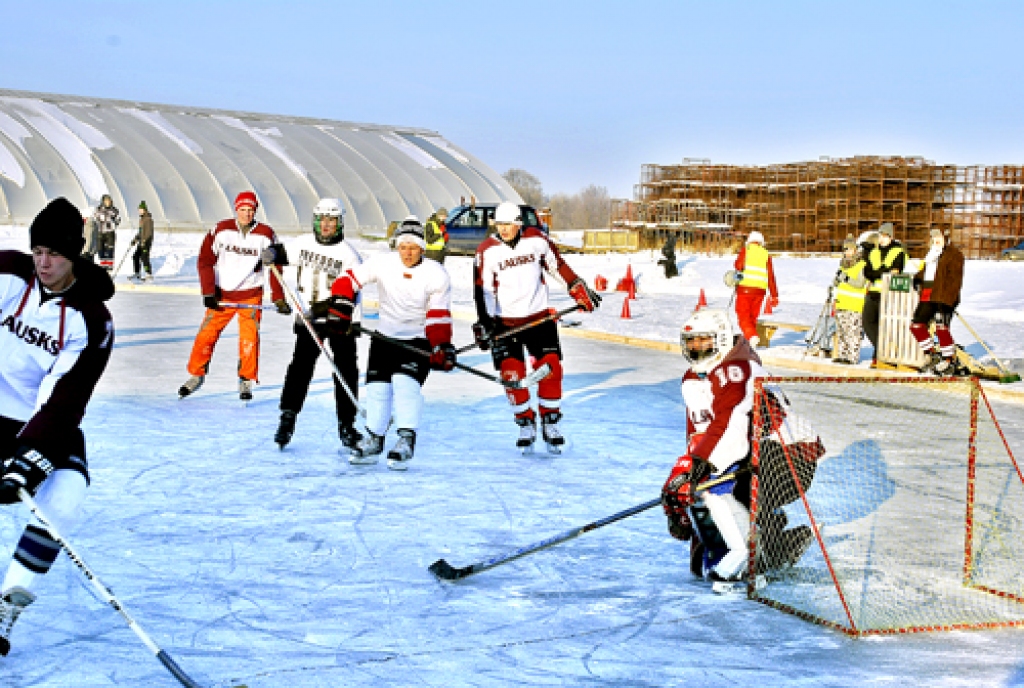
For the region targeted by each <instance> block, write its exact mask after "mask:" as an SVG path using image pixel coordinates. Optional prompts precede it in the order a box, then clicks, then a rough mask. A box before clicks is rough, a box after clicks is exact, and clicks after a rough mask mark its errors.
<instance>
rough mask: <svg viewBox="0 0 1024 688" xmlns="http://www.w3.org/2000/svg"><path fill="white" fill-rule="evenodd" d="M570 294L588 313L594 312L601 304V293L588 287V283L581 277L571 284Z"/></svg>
mask: <svg viewBox="0 0 1024 688" xmlns="http://www.w3.org/2000/svg"><path fill="white" fill-rule="evenodd" d="M569 296H571V297H572V298H573V299H574V300H575V301H576V303H578V304H579V306H580V308H582V309H583V310H585V311H586V312H587V313H593V312H594V311H595V310H597V307H598V306H600V305H601V295H600V294H598V293H597V292H596V291H594V290H593V289H591V288H590V287H588V286H587V283H586V282H584V281H583V280H582V279H580V278H579V277H577V278H576V279H574V280H573V281H572V284H570V285H569Z"/></svg>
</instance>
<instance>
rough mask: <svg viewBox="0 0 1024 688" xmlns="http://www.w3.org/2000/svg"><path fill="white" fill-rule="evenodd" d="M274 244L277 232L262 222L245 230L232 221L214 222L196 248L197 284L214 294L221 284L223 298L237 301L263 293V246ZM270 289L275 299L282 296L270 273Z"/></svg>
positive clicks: (204, 292)
mask: <svg viewBox="0 0 1024 688" xmlns="http://www.w3.org/2000/svg"><path fill="white" fill-rule="evenodd" d="M276 243H277V235H276V234H274V230H273V229H271V228H270V227H269V226H268V225H265V224H263V223H261V222H258V223H256V226H255V227H253V228H252V229H250V230H249V231H248V232H246V233H244V234H243V233H242V232H241V231H240V230H239V229H238V223H237V222H236V221H235V220H224V221H223V222H219V223H217V226H216V227H214V228H213V229H211V230H210V231H209V233H207V235H206V237H205V238H204V239H203V244H202V246H201V247H200V248H199V260H198V261H197V264H196V267H197V268H198V270H199V286H200V288H201V289H202V291H203V294H206V295H209V294H213V293H214V290H215V288H216V287H220V290H221V298H222V299H224V300H225V301H239V300H241V299H251V298H253V297H256V296H262V295H263V262H262V261H261V260H260V254H261V253H262V252H263V249H265V248H267V247H268V246H270V245H271V244H276ZM270 292H271V295H272V298H273V300H274V301H277V300H278V299H282V298H284V292H283V291H281V285H280V284H278V282H277V280H276V279H275V278H274V276H273V275H271V276H270Z"/></svg>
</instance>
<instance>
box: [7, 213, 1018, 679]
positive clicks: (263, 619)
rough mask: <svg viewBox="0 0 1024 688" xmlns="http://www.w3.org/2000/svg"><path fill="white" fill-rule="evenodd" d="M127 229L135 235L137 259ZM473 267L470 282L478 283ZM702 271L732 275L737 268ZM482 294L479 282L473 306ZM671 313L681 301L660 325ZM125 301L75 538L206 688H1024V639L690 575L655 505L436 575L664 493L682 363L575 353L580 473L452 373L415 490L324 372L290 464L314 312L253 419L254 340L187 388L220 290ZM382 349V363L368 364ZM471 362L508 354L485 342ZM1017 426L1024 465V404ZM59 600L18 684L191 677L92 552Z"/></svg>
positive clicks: (22, 657)
mask: <svg viewBox="0 0 1024 688" xmlns="http://www.w3.org/2000/svg"><path fill="white" fill-rule="evenodd" d="M130 236H131V234H130V233H127V234H126V233H123V232H122V233H121V236H120V238H119V247H121V248H122V249H123V248H126V247H127V239H128V237H130ZM183 237H187V238H188V240H189V241H195V242H196V245H198V237H197V236H195V235H192V236H190V235H166V234H158V235H157V239H156V243H155V246H154V255H155V256H160V260H161V262H162V263H165V262H166V261H169V260H172V258H171V256H178V258H175V259H174V260H180V265H181V266H182V267H181V268H180V269H179V272H178V274H179V275H180V276H179V277H176V278H167V279H164V278H162V277H161V278H158V279H157V282H156V284H157V285H161V284H164V285H167V284H169V285H171V286H184V285H190V286H194V285H195V277H194V269H195V262H194V255H195V254H194V252H193V253H191V254H190V253H189V252H188V250H187V248H186V246H185V245H186V244H187V243H188V242H187V241H186V238H183ZM193 237H194V238H193ZM19 241H24V235H23V234H19V231H18V230H3V229H2V228H0V246H4V247H7V246H9V245H13V244H17V243H18V242H19ZM366 247H367V248H369V247H370V245H369V244H367V245H366ZM449 262H450V263H451V267H452V272H453V273H455V274H458V275H461V274H462V273H464V272H465V271H466V269H467V268H468V262H466V264H465V265H463V259H455V260H450V261H449ZM570 262H572V263H573V264H574V265H577V266H581V270H584V271H586V273H587V275H588V277H589V276H590V274H591V273H593V272H597V271H605V272H606V273H608V274H607V276H608V277H609V278H610V279H611V278H618V277H621V272H622V268H623V264H622V263H619V264H617V265H615V270H617V272H610V270H609V269H608V267H606V265H611V263H607V264H606V263H604V262H602V261H601V260H600V257H593V258H591V257H583V256H573V257H571V258H570ZM702 262H709V263H711V265H710V266H708V267H704V266H701V265H700V263H702ZM794 262H795V261H794ZM154 263H156V260H154ZM697 264H698V265H697V267H696V268H695V269H697V270H698V273H699V274H707V275H716V279H717V275H718V268H719V267H720V266H719V265H718V264H716V263H714V262H713V261H705V260H704V259H701V260H698V261H697ZM802 264H806V265H809V266H814V265H815V261H806V262H804V263H802ZM826 265H827V263H826V262H824V261H823V263H822V267H821V268H820V270H821V271H822V272H825V271H827V268H826ZM154 267H156V265H155V264H154ZM634 270H637V263H636V262H634ZM1017 274H1019V273H1017ZM462 280H463V277H459V278H458V283H459V285H462ZM652 282H653V280H650V279H649V280H648V282H647V283H648V284H650V283H652ZM697 288H699V281H698V280H694V281H693V282H692V283H690V284H688V285H687V286H686V289H687V290H691V289H697ZM1006 288H1007V290H1009V289H1010V288H1011V287H1009V286H1007V287H1006ZM465 290H468V286H466V285H462V286H458V287H457V290H456V291H457V293H458V299H459V304H458V306H459V307H462V308H464V309H466V308H468V294H467V293H466V292H465ZM556 291H558V292H559V293H560V292H561V290H560V289H556ZM708 296H709V298H710V297H711V296H712V295H711V294H710V293H709V294H708ZM560 298H562V297H560ZM716 298H718V297H717V295H716ZM1007 300H1009V298H1007ZM692 301H693V293H692V292H691V293H686V294H682V293H673V294H669V295H664V296H656V295H643V296H642V298H641V299H639V300H638V302H637V304H638V306H642V307H643V308H645V309H649V310H647V311H646V312H645V317H646V322H648V323H650V322H655V323H658V324H657V326H656V327H663V328H665V329H666V331H667V330H668V328H669V326H670V325H671V321H672V320H673V319H676V320H677V319H678V318H679V317H682V316H685V314H686V313H688V312H689V311H690V310H692ZM659 303H660V304H662V305H663V307H665V308H668V307H669V306H672V307H673V310H672V311H671V313H670V314H661V315H659V314H655V312H654V311H655V305H656V304H659ZM558 305H562V303H561V302H559V304H558ZM617 306H618V302H617V301H614V300H613V299H612V298H609V300H608V303H607V308H608V310H609V311H616V312H615V313H612V314H608V313H599V314H598V315H597V317H593V316H591V317H588V318H586V325H587V326H604V325H606V324H607V323H614V324H618V323H619V322H621V323H626V324H628V323H629V321H617V320H616V316H617ZM111 307H112V310H113V312H114V317H115V320H116V323H117V328H118V335H117V345H116V348H115V351H114V354H113V357H112V359H111V364H110V367H109V369H108V371H107V374H106V375H105V377H104V378H103V380H102V381H101V383H100V385H99V387H98V388H97V391H96V395H95V397H94V400H93V402H92V404H91V405H90V408H89V413H88V415H87V417H86V419H85V422H84V429H85V432H86V436H87V438H88V456H89V463H90V465H91V467H92V478H93V482H92V486H91V488H90V490H89V494H88V497H87V500H86V504H85V518H84V520H83V523H82V525H81V526H80V528H78V530H77V531H76V532H75V533H73V534H72V535H71V536H70V537H71V539H72V541H73V543H74V544H76V545H77V546H78V548H79V549H80V553H81V554H82V556H83V557H84V558H85V560H86V561H87V562H88V563H89V564H90V565H91V566H92V567H93V568H94V569H95V570H96V572H97V573H98V575H99V576H100V578H101V580H103V582H104V583H106V584H107V585H109V586H110V587H112V588H113V590H114V592H115V594H116V595H117V596H118V597H119V598H121V599H122V600H123V601H124V602H125V603H126V604H127V605H128V607H129V609H130V610H131V611H132V612H133V613H134V615H135V617H136V618H137V620H138V621H139V623H140V624H141V625H142V626H143V628H145V629H146V630H147V631H148V632H149V633H150V634H151V635H152V636H153V637H154V639H155V640H156V641H157V642H158V643H159V644H160V645H161V646H162V647H163V648H164V649H165V650H167V651H168V652H169V653H170V654H171V655H172V656H173V657H174V658H175V659H176V660H177V661H178V662H179V664H181V665H182V667H183V668H184V669H185V670H186V671H188V672H189V673H190V674H192V676H193V678H195V679H196V680H198V681H199V683H200V684H201V685H204V686H209V687H215V688H224V687H227V686H231V685H236V684H245V685H247V686H249V687H250V688H256V687H260V688H263V687H278V686H281V687H287V688H307V687H320V686H323V687H334V686H348V685H360V686H505V685H530V686H534V685H536V686H541V685H556V686H557V685H614V686H669V685H680V686H684V685H685V686H732V685H737V684H740V683H749V682H756V683H757V684H761V685H797V686H801V685H803V686H850V685H865V684H881V685H921V686H970V687H971V688H976V687H977V686H1012V685H1018V686H1024V631H1021V630H1000V631H991V632H964V633H950V634H941V635H940V634H935V635H923V636H917V637H899V638H886V639H878V640H859V641H855V640H849V639H847V638H845V637H843V636H841V635H839V634H837V633H835V632H833V631H829V630H826V629H823V628H819V627H816V626H813V625H810V624H808V623H805V622H803V621H800V620H798V619H795V618H793V617H790V616H788V615H785V614H782V613H780V612H777V611H774V610H772V609H769V608H767V607H765V606H762V605H759V604H757V603H754V602H748V601H746V600H744V599H723V598H720V597H716V596H714V595H712V594H711V593H710V591H709V589H708V587H707V586H706V585H705V584H702V583H698V582H695V581H693V580H692V579H691V578H690V576H689V573H688V572H687V564H686V555H685V551H684V549H683V546H682V545H681V544H680V543H677V542H675V541H674V540H672V539H671V538H670V537H669V536H668V534H667V533H666V531H665V524H664V518H663V516H662V515H661V513H660V511H659V510H657V509H655V510H651V511H648V512H645V513H643V514H641V515H638V516H635V517H633V518H630V519H628V520H626V521H623V522H621V523H618V524H614V525H611V526H608V527H607V528H604V529H601V530H598V531H595V532H591V533H588V534H586V535H583V536H582V537H580V538H578V539H576V540H574V541H572V542H570V543H567V544H565V545H562V546H559V547H557V548H554V549H551V550H548V551H545V552H542V553H538V554H536V555H532V556H530V557H528V558H524V559H522V560H520V561H518V562H515V563H512V564H509V565H507V566H502V567H499V568H496V569H493V570H491V571H488V572H485V573H481V574H479V575H478V576H474V577H471V578H469V579H467V580H465V581H462V582H460V583H458V584H442V583H440V582H438V581H437V580H435V579H434V578H433V577H432V576H431V575H430V574H429V573H428V572H427V566H428V565H429V564H431V563H432V562H433V561H434V560H436V559H438V558H440V557H445V558H446V559H447V560H448V561H449V562H450V563H452V564H453V565H455V566H464V565H466V564H469V563H472V562H475V561H479V560H482V559H485V558H489V557H491V556H494V555H496V554H500V553H503V552H506V551H508V550H510V549H515V548H518V547H520V546H523V545H527V544H530V543H533V542H536V541H538V540H541V539H544V538H546V537H548V536H551V535H554V534H556V533H559V532H561V531H563V530H566V529H568V528H570V527H572V526H576V525H582V524H585V523H588V522H590V521H593V520H596V519H598V518H601V517H604V516H608V515H610V514H612V513H614V512H617V511H620V510H622V509H625V508H627V507H630V506H633V505H635V504H638V503H641V502H644V501H647V500H649V499H651V498H652V497H655V496H657V494H658V491H659V490H660V487H661V483H662V482H663V480H664V478H665V476H666V474H667V472H668V470H669V468H670V466H671V464H672V462H673V461H674V459H675V457H676V456H677V455H678V454H680V453H682V452H683V451H684V450H685V446H684V438H683V425H684V421H683V409H682V405H681V401H680V396H679V387H678V377H679V375H680V374H681V372H682V362H681V360H680V359H679V357H678V355H674V354H671V353H661V352H656V351H648V350H641V349H634V348H630V347H626V346H621V345H616V344H609V343H606V342H598V341H592V340H584V339H577V338H569V337H565V338H563V340H562V343H563V348H564V351H565V354H566V370H567V376H566V381H565V389H566V394H565V401H564V404H563V410H564V412H565V420H564V421H563V423H562V425H563V430H564V432H565V434H566V435H567V437H568V438H569V440H570V443H571V448H570V449H569V450H568V451H566V453H565V454H563V455H562V456H559V457H552V456H550V455H548V454H546V453H543V452H538V453H536V454H534V455H532V456H527V457H524V456H521V455H520V454H519V453H518V452H517V451H516V450H515V447H514V443H515V437H516V436H517V428H516V426H515V425H514V423H513V422H512V418H511V413H510V411H509V408H508V402H507V401H506V400H505V398H504V395H503V394H502V392H501V390H500V388H499V387H498V386H497V385H494V384H491V383H488V382H487V381H484V380H480V379H478V378H476V377H473V376H470V375H465V374H463V373H459V372H453V373H448V374H442V373H432V374H431V377H430V379H428V381H427V384H426V386H425V393H426V396H427V404H426V408H425V413H424V422H423V426H422V428H421V432H420V437H419V441H418V443H417V450H416V456H415V458H414V459H413V460H412V463H411V466H410V469H409V471H408V472H407V473H404V474H399V473H395V472H392V471H388V470H387V468H386V467H385V466H384V464H383V462H382V463H381V464H379V465H377V466H375V467H362V468H356V467H353V466H350V465H348V463H347V462H346V461H345V460H344V459H343V458H342V457H341V456H340V455H339V454H338V452H337V449H338V447H339V446H340V443H339V441H338V438H337V434H336V427H335V420H334V416H333V391H332V388H331V384H330V381H329V378H328V373H327V367H326V364H324V363H321V364H320V366H319V367H318V373H317V376H316V379H315V381H314V383H313V385H312V387H311V390H310V396H309V398H308V400H307V403H306V407H305V409H304V410H303V412H302V414H301V415H300V416H299V419H298V426H297V430H296V434H295V437H294V439H293V441H292V443H291V444H290V445H289V446H288V447H287V449H286V450H285V451H283V452H281V451H279V450H278V449H277V446H276V445H275V444H274V443H273V439H272V438H273V434H274V430H275V429H276V424H277V417H278V408H277V404H278V397H279V395H280V391H281V383H282V380H283V377H284V371H285V367H286V366H287V363H288V360H289V357H290V354H291V347H292V342H293V334H292V326H291V319H290V318H284V317H280V316H278V315H276V314H267V315H266V316H265V319H264V328H263V332H262V351H263V358H262V362H261V371H260V376H261V384H260V385H259V386H257V388H256V392H255V395H256V396H255V400H254V401H253V402H252V403H251V404H250V405H249V406H248V407H244V406H242V405H241V403H240V402H239V401H238V397H237V389H236V387H237V384H236V379H235V373H234V371H235V365H236V356H237V353H236V352H237V346H238V339H237V334H236V329H235V326H234V325H231V326H230V327H229V328H228V330H227V331H226V333H225V336H224V338H223V340H222V342H221V344H220V346H219V348H218V350H217V353H216V355H215V357H214V360H213V364H212V369H211V374H210V377H209V378H208V380H207V383H206V385H205V386H204V387H203V388H202V389H201V390H200V391H199V392H198V393H197V394H196V395H195V396H193V397H190V398H189V399H186V400H184V401H178V400H177V398H176V389H177V387H178V386H179V385H180V384H181V383H182V382H183V381H184V380H185V379H186V377H187V372H186V371H185V361H186V359H187V357H188V352H189V349H190V347H191V345H192V340H193V336H194V335H195V332H196V329H197V328H198V325H199V322H200V319H201V317H202V313H203V311H202V306H201V302H200V299H199V298H198V296H195V295H192V296H189V295H178V294H160V293H142V292H120V293H118V294H117V296H115V297H114V299H113V300H112V302H111ZM581 319H584V317H583V316H581ZM639 322H640V323H643V322H645V321H639ZM607 326H608V327H609V328H610V325H607ZM675 326H676V327H677V325H675ZM656 327H651V328H650V329H652V330H655V329H656ZM455 332H456V342H455V344H456V345H457V346H458V345H462V344H465V343H467V342H468V341H469V340H470V335H469V323H468V321H464V320H459V321H457V322H456V324H455ZM361 346H362V347H365V343H363V344H362V345H361ZM360 356H361V358H360V361H361V366H362V367H365V362H366V353H365V348H361V353H360ZM460 360H461V361H462V362H464V363H467V364H471V365H475V366H480V367H482V368H483V369H485V370H488V369H489V365H490V359H489V357H488V356H487V355H485V354H480V353H468V354H466V355H464V356H462V357H461V358H460ZM996 413H997V414H998V415H999V417H1000V419H1001V420H1002V421H1003V423H1004V429H1005V430H1006V432H1007V434H1008V436H1009V440H1010V443H1011V446H1012V447H1013V448H1014V450H1015V451H1016V452H1017V455H1018V457H1019V456H1021V455H1022V453H1024V418H1022V415H1024V414H1022V413H1021V411H1020V407H1019V406H1008V405H996ZM393 441H394V437H393V436H392V437H390V438H389V442H393ZM23 518H24V510H23V509H21V508H20V507H12V508H6V509H3V510H0V555H5V556H6V555H9V554H10V552H11V550H12V548H13V546H14V543H15V540H16V538H17V536H18V533H19V532H20V527H21V524H22V523H23ZM37 592H38V593H39V600H38V602H36V603H35V604H34V605H33V606H32V607H30V608H29V610H28V611H26V612H25V614H24V615H23V616H22V618H21V620H19V622H18V626H17V628H16V629H15V632H14V638H13V640H14V649H13V650H12V653H11V655H10V656H9V657H7V658H2V659H0V677H2V679H0V684H2V685H10V686H19V687H23V686H46V687H47V688H65V687H67V688H71V687H74V688H82V687H92V686H97V687H99V686H104V687H105V686H132V687H137V686H147V687H149V686H169V687H170V686H173V685H175V683H174V680H173V679H172V678H171V677H170V676H169V675H168V674H167V673H166V671H165V670H164V669H163V668H162V667H161V666H160V665H159V664H158V663H157V662H156V660H155V659H153V658H152V657H151V656H149V655H148V653H147V651H146V649H145V648H144V647H143V646H142V645H141V644H140V643H139V641H138V640H137V639H136V638H135V637H134V635H133V634H132V633H131V631H130V630H128V628H127V627H126V626H125V625H124V623H123V621H122V620H121V619H120V617H119V616H118V615H117V614H116V613H114V612H113V611H112V610H111V609H109V608H108V607H106V606H105V605H103V604H102V603H101V602H100V601H98V600H97V599H96V598H95V597H94V596H93V595H92V593H91V592H90V590H89V588H88V587H87V585H86V583H85V582H84V581H83V580H82V578H81V576H80V574H79V573H78V572H77V571H76V570H75V569H74V567H73V566H71V564H70V563H69V562H68V561H66V560H65V559H62V560H61V561H59V562H58V563H57V565H56V566H55V568H54V570H53V571H52V572H51V573H50V574H49V575H48V576H47V577H46V578H44V579H43V580H41V581H40V585H39V586H38V588H37Z"/></svg>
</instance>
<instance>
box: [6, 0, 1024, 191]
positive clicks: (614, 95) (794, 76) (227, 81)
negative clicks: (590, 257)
mask: <svg viewBox="0 0 1024 688" xmlns="http://www.w3.org/2000/svg"><path fill="white" fill-rule="evenodd" d="M1022 33H1024V2H985V1H979V0H974V1H965V2H959V3H955V2H943V1H941V0H928V1H925V0H921V1H910V0H906V1H902V2H900V1H897V0H888V1H885V2H881V1H878V2H876V1H873V0H859V1H856V2H839V1H835V2H833V1H827V0H818V1H815V2H770V1H768V0H762V1H760V2H729V1H727V0H707V1H706V2H687V1H685V0H675V1H666V2H643V1H640V0H636V1H634V2H616V3H612V2H596V1H591V2H575V1H572V2H569V1H565V2H559V1H557V0H549V1H548V2H534V1H532V0H525V1H519V2H514V3H504V2H456V1H450V2H434V3H431V2H391V1H389V0H376V1H375V2H366V3H358V4H357V3H349V2H303V1H302V0H294V1H292V2H288V3H284V2H279V3H278V2H259V1H257V0H248V1H247V2H238V1H236V0H228V1H217V0H208V1H206V2H195V1H192V0H172V1H165V2H148V1H136V2H96V1H88V0H55V1H47V0H39V2H26V1H25V0H0V88H14V89H25V90H33V91H45V92H55V93H67V94H77V95H88V96H96V97H109V98H123V99H130V100H143V101H151V102H159V103H173V104H184V105H196V106H207V107H215V108H230V109H242V110H252V111H257V112H269V113H279V114H292V115H306V116H316V117H328V118H334V119H343V120H354V121H363V122H375V123H385V124H387V123H392V124H404V125H413V126H423V127H429V128H432V129H436V130H438V131H439V132H441V133H442V134H444V135H445V136H446V137H448V138H449V139H451V140H452V141H454V142H455V143H457V144H459V145H461V146H464V147H465V148H467V149H469V150H470V151H472V152H473V153H474V154H476V155H478V156H480V157H481V158H483V159H484V160H485V161H486V162H487V163H488V164H490V165H491V166H492V167H494V168H495V169H497V170H498V171H504V170H506V169H507V168H509V167H521V168H524V169H526V170H529V171H530V172H532V173H534V174H536V175H537V176H538V177H539V178H540V179H541V181H542V182H543V184H544V188H545V190H546V191H548V192H549V193H550V192H557V191H576V190H578V189H579V188H581V187H583V186H585V185H587V184H590V183H596V184H601V185H604V186H607V187H608V188H609V190H610V192H611V193H612V194H613V195H614V196H617V197H623V196H630V195H631V193H632V185H633V184H634V183H636V182H637V181H638V180H639V175H640V165H641V164H642V163H647V162H654V163H671V162H674V161H678V160H681V159H682V158H684V157H701V158H710V159H712V160H713V161H716V162H731V163H768V162H789V161H795V160H806V159H816V158H818V157H819V156H821V155H831V156H844V155H854V154H882V155H887V154H902V155H922V156H925V157H927V158H930V159H933V160H936V161H938V162H948V163H960V164H972V163H1001V162H1007V163H1008V162H1017V163H1024V97H1022V85H1021V84H1022V79H1024V74H1022V71H1024V70H1022V66H1021V65H1022V59H1021V43H1022V38H1024V36H1022Z"/></svg>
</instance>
